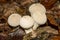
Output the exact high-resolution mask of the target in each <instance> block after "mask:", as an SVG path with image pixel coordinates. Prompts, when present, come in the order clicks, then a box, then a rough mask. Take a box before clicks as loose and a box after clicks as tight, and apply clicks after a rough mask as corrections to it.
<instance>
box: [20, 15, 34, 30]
mask: <svg viewBox="0 0 60 40" xmlns="http://www.w3.org/2000/svg"><path fill="white" fill-rule="evenodd" d="M33 24H34V20H33V18H32V17H30V16H28V15H26V16H23V17H22V18H21V19H20V26H21V27H22V28H25V29H28V28H31V27H32V26H33Z"/></svg>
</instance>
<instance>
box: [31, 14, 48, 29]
mask: <svg viewBox="0 0 60 40" xmlns="http://www.w3.org/2000/svg"><path fill="white" fill-rule="evenodd" d="M31 16H32V17H33V19H34V21H35V24H34V26H33V29H34V30H36V29H37V27H38V26H39V25H43V24H45V23H46V22H47V17H46V15H45V14H43V15H42V14H40V13H35V14H33V15H31Z"/></svg>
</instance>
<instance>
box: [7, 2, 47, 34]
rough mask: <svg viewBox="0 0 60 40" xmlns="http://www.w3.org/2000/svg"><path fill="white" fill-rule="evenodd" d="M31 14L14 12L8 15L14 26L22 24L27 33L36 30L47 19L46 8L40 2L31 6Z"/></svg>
mask: <svg viewBox="0 0 60 40" xmlns="http://www.w3.org/2000/svg"><path fill="white" fill-rule="evenodd" d="M29 12H30V14H31V16H29V15H25V16H22V17H21V15H19V14H17V13H14V14H11V15H10V16H9V17H8V24H9V25H10V26H12V27H16V26H18V25H20V27H22V28H23V29H25V32H26V34H27V33H30V32H32V31H33V30H36V29H37V27H38V26H39V25H43V24H45V23H46V21H47V17H46V14H45V13H46V9H45V7H44V6H43V5H42V4H40V3H34V4H32V5H31V6H30V7H29Z"/></svg>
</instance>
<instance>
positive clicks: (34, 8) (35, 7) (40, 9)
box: [29, 3, 46, 14]
mask: <svg viewBox="0 0 60 40" xmlns="http://www.w3.org/2000/svg"><path fill="white" fill-rule="evenodd" d="M29 12H31V13H41V14H45V13H46V8H45V7H44V6H43V5H42V4H40V3H35V4H32V5H31V6H30V7H29Z"/></svg>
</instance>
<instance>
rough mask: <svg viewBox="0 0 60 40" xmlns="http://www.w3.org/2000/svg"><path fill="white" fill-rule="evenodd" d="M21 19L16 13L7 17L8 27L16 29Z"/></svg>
mask: <svg viewBox="0 0 60 40" xmlns="http://www.w3.org/2000/svg"><path fill="white" fill-rule="evenodd" d="M20 19H21V15H19V14H17V13H14V14H11V15H10V16H9V17H8V24H9V25H10V26H13V27H16V26H18V25H19V23H20V22H19V21H20Z"/></svg>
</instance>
